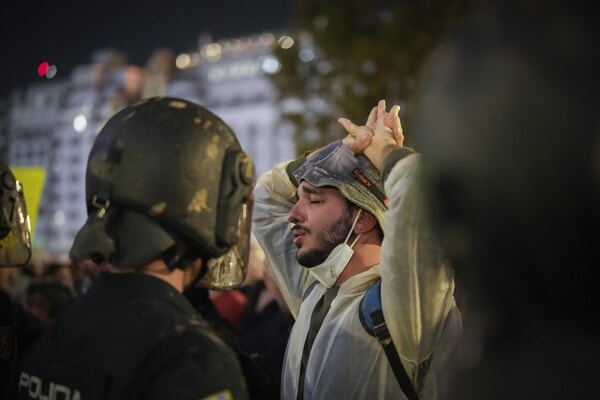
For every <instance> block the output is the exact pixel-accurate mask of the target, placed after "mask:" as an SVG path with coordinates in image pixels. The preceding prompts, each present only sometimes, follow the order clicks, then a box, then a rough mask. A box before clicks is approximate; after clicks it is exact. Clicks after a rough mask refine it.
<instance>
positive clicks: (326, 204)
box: [288, 181, 353, 268]
mask: <svg viewBox="0 0 600 400" xmlns="http://www.w3.org/2000/svg"><path fill="white" fill-rule="evenodd" d="M352 218H353V210H352V209H350V207H348V203H347V202H346V199H345V198H344V196H343V195H342V193H341V192H340V191H339V190H337V189H336V188H332V187H315V186H313V185H311V184H310V183H308V182H306V181H303V182H301V183H300V185H299V186H298V201H297V202H296V204H295V205H294V207H293V208H292V209H291V210H290V213H289V214H288V220H289V221H290V222H291V223H292V224H293V226H292V234H293V241H294V244H295V245H296V247H297V248H298V254H297V256H296V257H297V259H298V262H299V263H300V265H303V266H305V267H309V268H310V267H314V266H316V265H319V264H321V263H322V262H323V261H325V259H326V258H327V256H328V255H329V253H330V252H331V250H333V248H334V247H335V246H337V245H338V244H340V243H342V242H343V241H344V240H345V239H346V236H347V235H348V232H350V228H351V227H352Z"/></svg>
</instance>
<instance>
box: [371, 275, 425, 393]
mask: <svg viewBox="0 0 600 400" xmlns="http://www.w3.org/2000/svg"><path fill="white" fill-rule="evenodd" d="M359 317H360V322H361V323H362V326H363V327H364V328H365V330H366V331H367V332H368V333H369V334H370V335H371V336H375V337H376V338H377V339H378V340H379V343H380V344H381V347H382V348H383V351H384V352H385V355H386V356H387V359H388V362H389V363H390V367H391V368H392V371H393V372H394V376H395V377H396V380H397V381H398V384H399V385H400V388H401V389H402V391H403V392H404V394H405V395H406V397H408V398H409V399H410V400H418V399H419V396H417V392H416V391H415V388H414V386H413V384H412V382H411V380H410V378H409V377H408V374H407V373H406V370H405V369H404V366H403V365H402V362H401V361H400V356H398V352H397V351H396V347H395V346H394V342H393V341H392V336H391V335H390V332H389V330H388V327H387V324H386V322H385V319H384V316H383V311H382V309H381V280H378V281H377V282H376V283H375V284H374V285H373V286H372V287H371V288H369V290H367V293H365V296H364V297H363V299H362V300H361V301H360V308H359Z"/></svg>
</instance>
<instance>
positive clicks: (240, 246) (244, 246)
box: [197, 197, 254, 290]
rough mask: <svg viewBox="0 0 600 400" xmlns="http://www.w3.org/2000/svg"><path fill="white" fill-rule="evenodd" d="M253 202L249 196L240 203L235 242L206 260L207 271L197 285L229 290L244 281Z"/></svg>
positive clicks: (246, 269)
mask: <svg viewBox="0 0 600 400" xmlns="http://www.w3.org/2000/svg"><path fill="white" fill-rule="evenodd" d="M253 204H254V203H253V200H252V197H250V199H249V200H248V201H247V202H246V203H244V204H243V205H242V212H241V213H240V218H239V220H238V241H237V243H236V244H235V245H234V246H233V247H232V248H231V249H229V251H227V253H225V254H223V255H222V256H220V257H217V258H211V259H210V260H208V263H207V271H206V273H205V274H204V276H202V278H201V279H200V280H199V281H198V283H197V285H198V286H202V287H205V288H208V289H214V290H230V289H235V288H238V287H239V286H240V285H241V284H242V283H243V282H244V279H246V273H247V271H248V255H249V253H250V228H251V221H252V206H253Z"/></svg>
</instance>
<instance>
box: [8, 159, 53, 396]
mask: <svg viewBox="0 0 600 400" xmlns="http://www.w3.org/2000/svg"><path fill="white" fill-rule="evenodd" d="M30 258H31V234H30V222H29V214H28V212H27V205H26V202H25V196H24V191H23V185H22V184H21V182H20V181H19V180H17V179H16V177H15V176H14V174H13V172H12V171H11V169H10V168H9V167H8V165H6V164H5V163H4V162H3V161H2V160H0V268H2V269H3V271H7V269H5V268H17V267H23V266H25V265H26V264H27V263H28V262H29V259H30ZM3 271H0V273H1V272H3ZM43 329H44V327H43V326H42V325H41V323H39V321H37V320H36V319H35V318H33V317H32V316H30V315H29V314H27V313H25V312H24V310H23V308H22V307H21V305H20V304H17V303H15V302H14V301H12V299H11V297H10V294H9V293H6V292H4V291H3V290H0V398H2V399H3V398H4V396H6V395H7V392H6V389H7V383H8V379H9V376H10V373H11V371H12V369H13V368H14V365H15V362H16V360H17V358H18V355H19V354H20V352H21V351H22V350H23V349H24V348H25V347H27V346H28V345H29V343H30V342H32V341H33V340H35V338H36V337H37V336H39V335H40V334H41V333H42V331H43Z"/></svg>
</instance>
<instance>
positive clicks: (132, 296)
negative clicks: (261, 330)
mask: <svg viewBox="0 0 600 400" xmlns="http://www.w3.org/2000/svg"><path fill="white" fill-rule="evenodd" d="M14 378H15V379H14V382H13V384H12V386H13V389H14V390H15V391H16V392H17V396H18V397H17V398H19V399H31V398H33V399H37V398H41V397H42V396H48V395H49V398H52V394H53V393H56V394H59V393H60V396H57V397H58V398H61V399H63V398H64V399H65V400H68V399H73V398H77V397H76V396H77V395H79V397H80V398H81V399H86V400H91V399H144V400H147V399H201V398H204V397H207V396H210V395H216V394H219V393H221V394H222V396H223V398H232V399H247V398H248V395H247V389H246V384H245V381H244V378H243V375H242V371H241V369H240V366H239V363H238V361H237V360H236V355H235V353H234V352H233V351H232V350H231V349H230V348H229V347H227V346H226V345H225V343H224V342H223V341H222V340H221V339H219V337H218V336H217V335H216V334H215V332H214V331H213V329H212V328H211V327H210V326H209V325H208V324H207V323H206V322H205V321H204V320H203V319H202V317H201V316H200V315H199V314H198V313H197V312H196V311H195V310H194V308H193V307H192V306H191V305H190V303H189V302H188V301H187V300H186V299H185V297H184V296H183V295H181V294H180V293H179V292H177V291H176V290H175V289H174V288H173V287H171V286H170V285H168V284H167V283H165V282H163V281H161V280H159V279H157V278H154V277H151V276H147V275H141V274H107V273H105V274H102V275H100V276H99V277H98V278H97V280H96V281H95V282H94V285H92V287H91V288H90V290H89V291H88V292H87V293H86V294H85V295H83V296H81V297H80V298H78V299H77V300H76V301H75V302H74V303H73V304H71V305H70V306H69V307H68V308H67V309H65V310H64V311H63V312H62V314H61V315H60V317H59V318H58V319H57V320H56V322H55V323H54V324H53V325H52V326H51V327H50V328H49V329H48V331H47V332H46V333H45V334H44V335H43V336H42V337H41V338H40V340H39V341H38V342H37V343H36V345H34V346H32V347H31V348H30V351H28V352H27V353H26V354H24V355H23V357H22V359H21V360H20V362H19V367H18V370H17V375H16V376H15V377H14ZM76 392H78V393H76ZM227 392H229V396H230V397H226V396H227V394H226V393H227ZM61 396H62V397H61Z"/></svg>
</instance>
